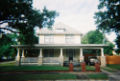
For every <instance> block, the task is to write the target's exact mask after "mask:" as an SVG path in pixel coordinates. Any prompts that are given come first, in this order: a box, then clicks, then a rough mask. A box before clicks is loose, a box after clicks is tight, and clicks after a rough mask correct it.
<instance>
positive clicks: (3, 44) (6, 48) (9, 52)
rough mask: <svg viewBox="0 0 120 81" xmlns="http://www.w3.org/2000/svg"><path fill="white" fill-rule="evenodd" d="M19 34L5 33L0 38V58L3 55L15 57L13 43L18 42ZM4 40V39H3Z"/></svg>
mask: <svg viewBox="0 0 120 81" xmlns="http://www.w3.org/2000/svg"><path fill="white" fill-rule="evenodd" d="M16 38H17V35H16V34H7V35H4V34H3V37H2V38H1V39H0V59H1V58H2V57H4V56H5V57H14V56H15V53H16V51H15V49H14V48H12V47H11V44H17V42H16ZM3 40H4V41H3Z"/></svg>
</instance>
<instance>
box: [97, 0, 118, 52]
mask: <svg viewBox="0 0 120 81" xmlns="http://www.w3.org/2000/svg"><path fill="white" fill-rule="evenodd" d="M99 2H100V3H99V5H98V9H99V11H98V12H97V13H95V19H96V24H97V28H98V29H100V30H102V31H104V32H115V33H116V35H117V38H116V41H115V42H116V44H117V47H118V50H119V51H120V44H119V40H120V15H119V14H120V0H99Z"/></svg>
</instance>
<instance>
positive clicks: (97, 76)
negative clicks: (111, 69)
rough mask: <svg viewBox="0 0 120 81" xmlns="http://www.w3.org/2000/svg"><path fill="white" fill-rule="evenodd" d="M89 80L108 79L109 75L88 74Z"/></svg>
mask: <svg viewBox="0 0 120 81" xmlns="http://www.w3.org/2000/svg"><path fill="white" fill-rule="evenodd" d="M87 76H88V78H89V79H108V75H106V74H103V73H95V74H87Z"/></svg>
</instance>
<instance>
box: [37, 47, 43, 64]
mask: <svg viewBox="0 0 120 81" xmlns="http://www.w3.org/2000/svg"><path fill="white" fill-rule="evenodd" d="M42 58H43V56H42V48H40V54H39V56H38V64H39V65H42Z"/></svg>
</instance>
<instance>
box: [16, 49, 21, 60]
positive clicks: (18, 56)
mask: <svg viewBox="0 0 120 81" xmlns="http://www.w3.org/2000/svg"><path fill="white" fill-rule="evenodd" d="M19 59H20V48H17V56H16V59H15V60H16V61H17V62H18V61H19Z"/></svg>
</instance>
